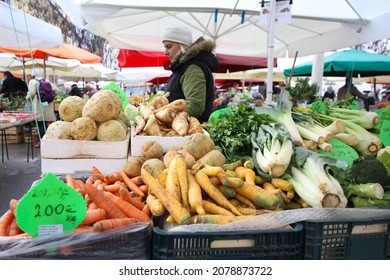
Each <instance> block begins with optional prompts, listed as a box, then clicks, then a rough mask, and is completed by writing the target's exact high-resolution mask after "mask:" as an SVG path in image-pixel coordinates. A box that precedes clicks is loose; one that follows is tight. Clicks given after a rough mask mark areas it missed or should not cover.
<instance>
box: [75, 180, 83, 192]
mask: <svg viewBox="0 0 390 280" xmlns="http://www.w3.org/2000/svg"><path fill="white" fill-rule="evenodd" d="M76 184H77V187H78V188H79V189H81V190H83V191H84V186H85V183H84V181H83V180H81V179H76ZM84 193H85V191H84Z"/></svg>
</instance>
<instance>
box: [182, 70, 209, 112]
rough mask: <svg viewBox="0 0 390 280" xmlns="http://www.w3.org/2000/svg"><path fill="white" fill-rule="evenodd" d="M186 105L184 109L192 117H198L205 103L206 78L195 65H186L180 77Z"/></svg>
mask: <svg viewBox="0 0 390 280" xmlns="http://www.w3.org/2000/svg"><path fill="white" fill-rule="evenodd" d="M180 82H181V84H182V89H183V93H184V96H185V98H186V102H187V106H186V109H185V111H186V112H187V113H188V114H189V115H190V116H192V117H195V118H197V117H199V116H201V115H202V113H203V112H204V110H205V105H206V79H205V77H204V73H203V71H202V69H201V68H200V67H199V66H197V65H194V64H192V65H190V66H188V67H187V69H186V71H185V72H184V74H183V76H182V77H181V79H180Z"/></svg>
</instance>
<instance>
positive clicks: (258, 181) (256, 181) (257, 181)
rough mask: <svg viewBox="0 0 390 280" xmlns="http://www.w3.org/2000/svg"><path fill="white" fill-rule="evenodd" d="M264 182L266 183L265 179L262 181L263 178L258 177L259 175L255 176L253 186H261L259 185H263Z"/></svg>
mask: <svg viewBox="0 0 390 280" xmlns="http://www.w3.org/2000/svg"><path fill="white" fill-rule="evenodd" d="M265 182H267V180H266V179H264V178H263V177H261V176H259V175H256V177H255V185H257V186H261V185H262V184H264V183H265Z"/></svg>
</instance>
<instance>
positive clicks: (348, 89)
mask: <svg viewBox="0 0 390 280" xmlns="http://www.w3.org/2000/svg"><path fill="white" fill-rule="evenodd" d="M347 94H350V95H352V97H353V98H352V100H349V101H350V102H352V101H353V100H356V99H357V98H360V99H362V100H363V103H364V109H365V110H366V111H369V110H370V108H369V105H368V96H367V95H364V94H363V93H361V92H360V91H359V90H358V89H357V87H355V86H354V84H353V83H352V80H351V79H350V78H349V77H347V78H346V79H345V85H343V86H342V87H341V88H339V90H338V92H337V100H346V99H347Z"/></svg>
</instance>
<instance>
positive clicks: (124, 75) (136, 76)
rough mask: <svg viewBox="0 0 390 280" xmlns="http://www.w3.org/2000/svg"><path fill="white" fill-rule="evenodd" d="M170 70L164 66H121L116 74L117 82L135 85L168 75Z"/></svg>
mask: <svg viewBox="0 0 390 280" xmlns="http://www.w3.org/2000/svg"><path fill="white" fill-rule="evenodd" d="M170 74H171V71H169V70H165V69H164V67H132V68H122V70H121V71H120V72H118V73H117V75H116V80H117V81H118V82H125V83H126V84H127V85H133V86H137V85H140V84H145V83H147V82H148V81H150V80H152V79H154V78H156V77H162V76H165V75H167V76H169V75H170Z"/></svg>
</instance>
